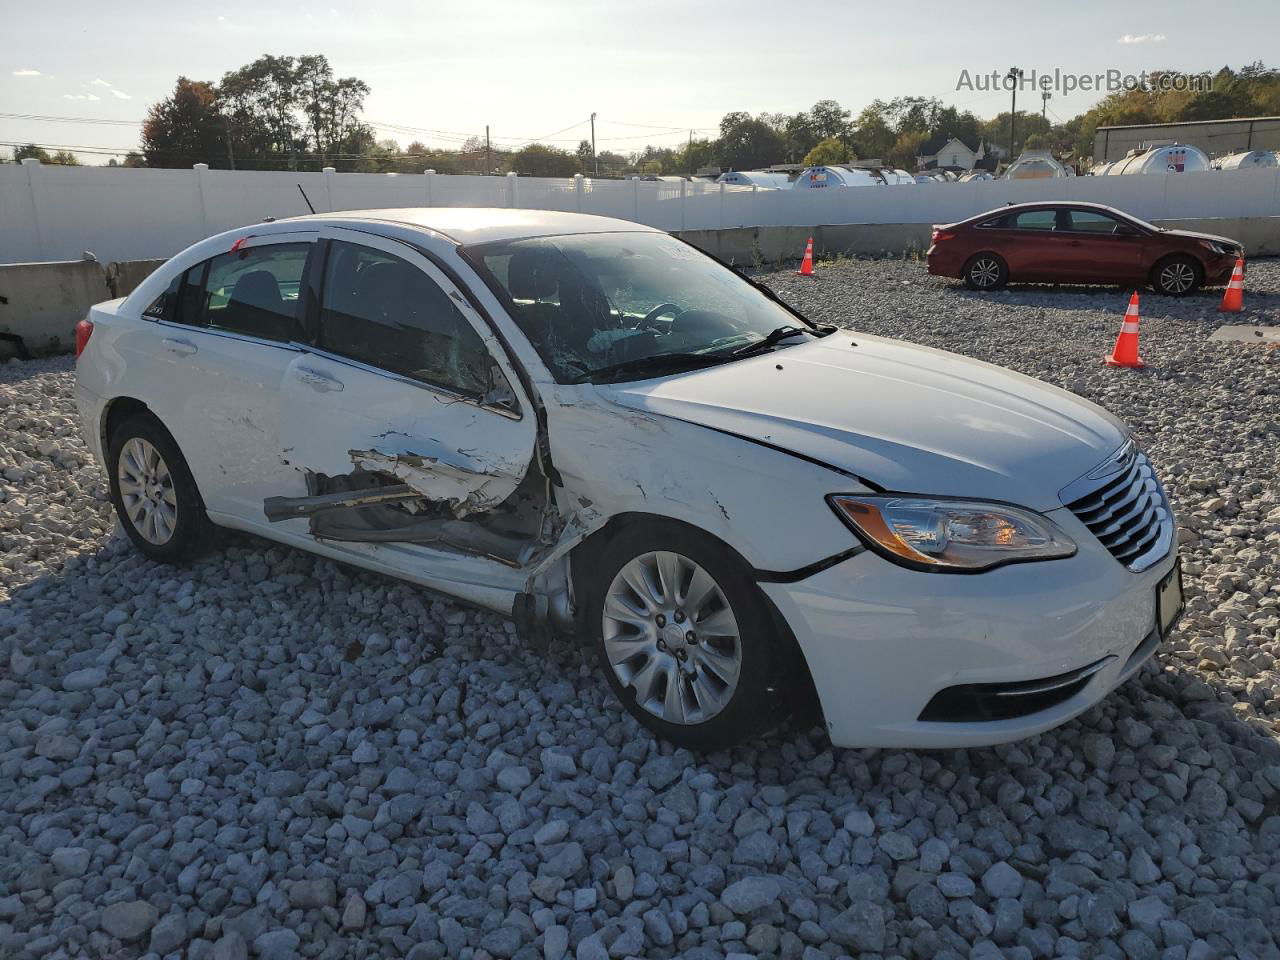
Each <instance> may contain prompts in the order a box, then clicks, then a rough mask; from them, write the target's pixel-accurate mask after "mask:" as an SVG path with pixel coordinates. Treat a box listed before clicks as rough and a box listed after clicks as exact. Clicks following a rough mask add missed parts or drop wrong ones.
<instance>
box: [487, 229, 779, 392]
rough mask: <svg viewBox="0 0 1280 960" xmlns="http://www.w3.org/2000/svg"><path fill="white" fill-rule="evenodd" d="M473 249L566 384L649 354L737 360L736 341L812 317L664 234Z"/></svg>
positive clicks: (755, 337)
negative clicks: (794, 310) (800, 314)
mask: <svg viewBox="0 0 1280 960" xmlns="http://www.w3.org/2000/svg"><path fill="white" fill-rule="evenodd" d="M467 255H468V257H469V259H470V260H471V261H472V263H474V264H475V265H476V266H477V268H478V269H480V270H481V271H482V272H487V273H488V274H489V277H490V278H491V280H492V281H493V283H494V284H495V285H497V286H498V287H501V289H502V290H503V291H504V292H505V294H506V296H507V298H508V300H509V304H510V307H511V309H512V315H513V319H514V320H515V321H516V323H517V324H518V325H519V326H520V329H521V330H522V331H523V332H524V334H525V336H526V337H527V338H528V339H529V341H530V343H532V344H533V346H534V348H535V349H536V350H537V351H538V354H539V356H540V357H541V358H542V360H543V362H544V363H545V364H546V365H547V368H548V369H549V370H550V371H551V373H552V375H553V376H554V377H555V378H556V379H557V380H558V381H560V382H562V383H569V382H576V381H581V380H583V379H587V378H590V377H591V375H592V374H593V373H594V372H597V371H602V370H603V369H604V368H607V367H615V366H617V365H618V364H624V363H625V364H633V363H637V364H639V363H643V362H644V361H645V360H646V358H649V357H664V358H672V357H676V356H681V357H688V356H690V355H698V356H699V357H701V358H702V359H705V360H706V361H708V362H711V361H716V360H724V361H726V362H727V361H728V360H729V359H731V358H732V357H733V351H734V350H735V349H738V348H741V347H744V346H747V345H750V344H752V343H759V342H761V341H764V340H765V339H766V338H767V337H769V335H770V334H771V333H774V332H776V331H778V330H779V329H780V328H782V327H800V326H802V325H803V321H802V320H801V319H800V318H799V317H797V316H796V315H795V314H793V313H791V312H790V311H788V310H787V309H786V308H784V307H783V306H782V305H780V304H779V303H776V302H775V301H773V300H771V299H769V298H768V297H767V296H765V294H764V293H762V292H761V291H760V290H759V289H757V288H756V287H754V286H752V285H751V284H750V283H748V282H747V281H746V280H744V279H743V278H742V277H740V276H739V275H738V274H736V273H735V272H734V271H732V270H729V269H727V268H726V267H724V266H723V265H721V264H719V263H717V262H716V261H715V260H712V259H711V258H710V257H708V256H707V255H706V254H703V253H701V252H699V251H698V250H695V249H694V248H693V247H690V246H689V245H688V244H686V243H682V242H681V241H679V240H676V239H675V238H674V237H670V236H667V235H666V234H662V233H597V234H583V235H570V236H561V237H538V238H531V239H526V240H512V241H502V242H498V243H488V244H482V245H478V246H476V247H472V248H469V249H468V250H467ZM703 365H706V364H703ZM650 375H652V372H651V371H650ZM633 379H634V377H633Z"/></svg>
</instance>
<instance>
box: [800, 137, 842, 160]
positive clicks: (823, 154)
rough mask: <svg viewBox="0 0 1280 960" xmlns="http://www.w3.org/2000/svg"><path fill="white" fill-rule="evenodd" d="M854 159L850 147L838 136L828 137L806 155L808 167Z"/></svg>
mask: <svg viewBox="0 0 1280 960" xmlns="http://www.w3.org/2000/svg"><path fill="white" fill-rule="evenodd" d="M851 159H852V157H851V155H850V153H849V147H848V146H847V145H846V144H845V143H844V141H843V140H840V139H839V138H838V137H827V138H826V139H825V140H822V141H820V142H819V143H818V144H817V145H816V146H815V147H814V148H813V149H812V150H810V151H809V152H808V153H806V154H805V155H804V164H805V166H808V167H820V166H826V165H829V164H833V163H848V162H849V161H850V160H851Z"/></svg>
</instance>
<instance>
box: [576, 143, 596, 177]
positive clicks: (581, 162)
mask: <svg viewBox="0 0 1280 960" xmlns="http://www.w3.org/2000/svg"><path fill="white" fill-rule="evenodd" d="M574 156H576V157H577V158H578V173H581V174H583V175H584V176H585V175H586V174H588V173H592V172H593V171H594V169H595V168H594V166H593V164H592V161H593V160H594V159H595V152H594V151H593V150H592V149H591V141H590V140H579V141H578V149H577V150H575V151H574Z"/></svg>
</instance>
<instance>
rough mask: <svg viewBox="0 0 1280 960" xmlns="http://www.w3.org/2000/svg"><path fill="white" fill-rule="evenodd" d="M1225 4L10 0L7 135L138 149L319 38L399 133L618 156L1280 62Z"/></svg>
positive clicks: (405, 137) (1243, 8)
mask: <svg viewBox="0 0 1280 960" xmlns="http://www.w3.org/2000/svg"><path fill="white" fill-rule="evenodd" d="M1208 9H1209V8H1208V7H1207V6H1206V5H1205V4H1204V3H1203V2H1195V3H1175V2H1170V0H1165V2H1160V3H1156V2H1146V0H1142V2H1123V3H1120V2H1115V0H1107V2H1100V0H1075V2H1071V3H1061V2H1060V3H1052V4H1049V3H1026V4H1014V5H1008V4H1004V5H993V6H991V7H989V8H984V7H982V6H972V7H969V8H968V9H964V8H962V7H959V6H951V7H940V6H937V5H930V4H925V5H923V6H922V5H919V4H886V3H884V2H883V0H882V2H879V3H876V4H863V3H843V4H842V3H838V2H828V3H826V4H823V5H816V4H809V5H798V6H797V5H789V4H785V3H779V2H777V0H770V2H760V0H738V2H736V3H733V4H707V5H704V6H699V5H696V4H691V3H689V2H687V0H685V2H680V3H675V2H668V0H651V2H648V3H645V4H627V5H622V4H613V3H580V2H570V0H541V2H527V0H526V2H513V0H487V2H485V3H483V4H481V3H465V2H463V3H460V2H456V0H455V2H449V3H441V2H434V0H430V2H429V0H422V2H411V0H360V2H348V0H316V2H313V3H295V2H276V0H256V2H242V0H224V2H217V0H211V2H207V3H199V4H174V3H171V2H170V3H157V2H140V0H113V2H112V3H109V4H104V3H102V2H101V0H47V2H43V3H30V2H25V0H0V22H2V23H3V25H4V33H5V35H6V37H7V38H8V39H7V40H6V42H5V43H4V44H3V45H2V47H0V154H3V155H6V156H7V155H8V154H9V149H10V148H9V147H8V145H7V144H8V143H10V142H17V141H21V142H29V141H33V142H36V143H40V144H47V145H49V146H50V147H52V148H54V149H57V148H59V147H62V146H67V147H71V148H80V149H79V150H78V151H77V152H78V153H80V156H81V159H82V160H84V162H87V163H105V162H106V160H107V155H106V154H105V153H101V152H94V153H89V152H86V149H85V148H94V149H95V150H96V151H120V155H121V156H123V151H124V150H126V149H130V148H134V147H136V145H137V141H138V133H139V122H140V121H141V120H142V118H143V117H144V116H145V115H146V110H147V107H148V105H149V104H151V103H154V102H156V101H157V100H161V99H163V98H164V97H165V96H167V95H168V94H169V93H170V92H171V91H172V89H173V85H174V81H175V80H176V78H177V77H178V76H179V75H185V76H188V77H191V78H193V79H200V80H212V81H216V80H218V79H220V78H221V76H222V75H223V74H224V73H225V72H227V71H229V70H233V69H236V68H237V67H240V66H243V65H244V64H246V63H249V62H250V61H252V60H254V59H256V58H257V57H258V56H260V55H262V54H264V53H272V54H278V55H283V54H294V55H297V54H304V53H323V54H324V55H325V56H327V57H328V58H329V62H330V64H331V65H332V66H333V68H334V71H335V73H336V74H337V75H338V76H356V77H359V78H360V79H362V80H364V81H365V82H366V83H368V84H369V86H370V87H371V88H372V93H371V94H370V96H369V97H368V99H367V100H366V102H365V111H364V119H365V120H366V121H369V122H371V123H373V124H374V125H375V126H377V125H379V124H390V125H394V126H396V127H401V128H403V127H411V128H415V130H416V131H419V132H408V133H406V132H403V131H401V130H391V129H387V128H385V127H384V128H382V129H379V130H378V136H379V138H380V139H385V138H393V139H396V140H398V141H399V142H400V144H401V145H402V146H404V145H407V144H408V142H409V141H410V140H413V139H419V140H422V141H423V142H426V143H428V144H429V145H434V146H441V147H451V146H457V144H458V143H459V142H460V141H461V140H462V139H464V138H465V137H467V136H469V135H479V136H483V135H484V129H485V125H486V124H488V125H489V127H490V130H491V132H492V137H493V139H494V142H495V143H496V144H501V145H503V146H518V145H520V144H522V143H524V142H528V141H532V140H538V141H541V142H544V143H553V144H555V145H557V146H562V147H566V148H568V149H573V148H574V147H575V146H576V144H577V143H578V141H579V140H580V139H583V138H586V137H589V136H590V125H589V124H588V122H587V118H588V117H589V116H590V114H591V113H592V112H593V111H594V112H595V113H597V115H598V116H597V122H596V142H597V147H598V149H600V150H606V149H608V150H615V151H617V152H620V153H626V152H628V151H630V150H634V149H639V148H641V147H643V146H644V145H645V144H646V143H652V144H655V145H660V146H675V145H678V144H679V143H681V142H683V141H684V140H686V139H687V138H688V136H689V131H690V130H693V131H694V134H695V136H704V135H713V134H714V130H715V127H716V125H717V124H718V123H719V120H720V118H721V116H723V115H724V114H725V113H727V112H730V111H733V110H743V111H746V112H749V113H753V114H754V113H760V112H763V111H769V112H785V113H794V112H796V111H798V110H802V109H806V108H808V107H809V106H811V105H812V104H813V103H814V102H815V101H817V100H820V99H825V98H831V99H835V100H838V101H839V102H840V103H841V104H842V105H843V106H844V107H846V108H847V109H850V110H852V111H853V113H854V114H855V115H856V114H857V112H858V111H859V110H860V109H861V108H862V107H864V106H865V105H866V104H868V103H869V102H870V101H872V100H874V99H876V98H883V99H889V98H892V97H894V96H901V95H915V96H926V97H929V96H935V97H938V98H940V99H942V100H943V101H945V102H947V103H950V104H953V105H955V106H956V107H959V108H961V109H968V110H972V111H973V112H974V113H976V114H978V115H979V116H980V117H990V116H993V115H995V114H996V113H998V112H1000V111H1001V110H1007V109H1008V106H1009V100H1010V95H1009V93H1008V92H1006V91H1004V90H1000V89H996V90H991V89H990V88H987V89H983V87H982V84H983V81H982V80H980V79H979V78H980V77H985V76H988V75H990V74H991V72H992V71H998V72H999V73H1001V74H1003V73H1005V72H1006V71H1007V70H1008V69H1009V67H1010V66H1015V65H1016V66H1018V67H1021V68H1022V69H1023V70H1024V71H1026V72H1027V73H1030V72H1031V71H1032V70H1035V71H1038V72H1039V73H1041V74H1052V73H1053V72H1054V71H1055V70H1059V71H1062V72H1063V73H1067V74H1076V75H1089V76H1093V75H1096V74H1099V73H1105V71H1108V70H1119V71H1123V72H1126V73H1137V72H1139V71H1141V70H1151V69H1160V68H1171V69H1180V70H1186V71H1201V70H1208V71H1213V70H1216V69H1217V68H1219V67H1221V66H1224V65H1230V66H1232V67H1240V66H1242V65H1244V64H1247V63H1250V62H1253V61H1255V60H1263V61H1266V60H1267V59H1268V58H1270V59H1271V60H1272V61H1275V60H1276V59H1277V57H1276V47H1275V37H1277V36H1280V4H1277V3H1274V2H1244V3H1233V4H1231V5H1230V8H1229V10H1228V9H1225V8H1219V9H1220V10H1221V13H1220V14H1217V15H1214V14H1210V13H1208V12H1207V11H1208ZM14 41H16V42H14ZM1269 65H1270V66H1280V64H1278V63H1276V62H1272V63H1270V64H1269ZM966 71H967V74H966ZM966 75H967V77H968V82H967V83H965V81H964V78H965V77H966ZM988 82H989V81H988ZM961 84H964V85H963V87H962V88H961V89H957V87H958V85H961ZM1100 98H1101V94H1099V93H1097V92H1094V91H1089V92H1082V91H1074V92H1069V93H1068V92H1066V91H1065V90H1063V89H1062V88H1059V89H1058V91H1057V92H1056V93H1054V95H1053V98H1052V99H1051V100H1050V101H1049V102H1048V110H1049V115H1050V118H1051V119H1053V118H1055V117H1056V118H1058V119H1062V120H1065V119H1067V118H1069V117H1071V116H1073V115H1074V114H1077V113H1079V112H1081V111H1083V110H1085V109H1087V108H1088V107H1089V106H1091V105H1092V104H1093V103H1094V102H1096V101H1097V100H1098V99H1100ZM1018 99H1019V107H1020V108H1022V107H1023V106H1024V105H1025V106H1026V107H1028V108H1033V109H1036V110H1038V109H1039V108H1040V106H1041V98H1040V95H1039V93H1038V92H1034V91H1024V92H1020V93H1019V97H1018ZM15 114H19V115H24V116H33V115H35V116H41V117H59V118H77V120H81V121H85V120H87V121H94V122H68V121H63V120H59V121H46V120H34V119H23V118H16V117H14V116H12V115H15ZM100 121H111V122H109V123H107V122H100Z"/></svg>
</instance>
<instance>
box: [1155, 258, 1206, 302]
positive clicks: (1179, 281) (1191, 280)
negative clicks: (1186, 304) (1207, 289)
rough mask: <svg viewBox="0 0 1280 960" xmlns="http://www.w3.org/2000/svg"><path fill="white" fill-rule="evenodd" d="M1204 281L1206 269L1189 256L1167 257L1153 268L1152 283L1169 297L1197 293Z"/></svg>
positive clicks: (1158, 290) (1157, 289)
mask: <svg viewBox="0 0 1280 960" xmlns="http://www.w3.org/2000/svg"><path fill="white" fill-rule="evenodd" d="M1203 282H1204V270H1203V269H1201V267H1200V264H1198V263H1196V261H1195V259H1194V258H1192V257H1188V256H1172V257H1165V258H1164V259H1163V260H1161V261H1160V262H1159V263H1157V264H1156V265H1155V266H1154V267H1152V269H1151V285H1152V286H1153V287H1155V288H1156V291H1157V292H1158V293H1163V294H1165V296H1169V297H1185V296H1186V295H1187V294H1189V293H1195V291H1196V290H1198V289H1199V288H1200V284H1202V283H1203Z"/></svg>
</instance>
